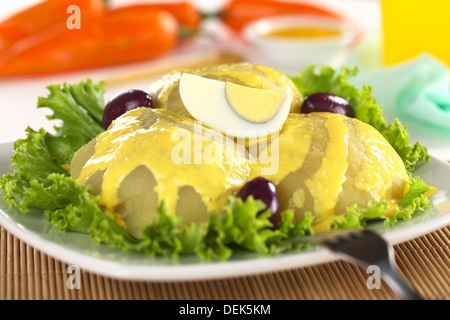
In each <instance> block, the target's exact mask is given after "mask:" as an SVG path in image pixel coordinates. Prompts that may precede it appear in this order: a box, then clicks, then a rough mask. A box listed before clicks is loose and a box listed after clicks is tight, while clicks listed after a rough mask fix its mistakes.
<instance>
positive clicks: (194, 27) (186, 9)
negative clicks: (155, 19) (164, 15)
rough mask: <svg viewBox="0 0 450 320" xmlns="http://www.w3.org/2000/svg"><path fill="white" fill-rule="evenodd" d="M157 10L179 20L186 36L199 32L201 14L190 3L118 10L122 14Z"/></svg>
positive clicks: (140, 6)
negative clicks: (163, 11)
mask: <svg viewBox="0 0 450 320" xmlns="http://www.w3.org/2000/svg"><path fill="white" fill-rule="evenodd" d="M155 9H160V10H166V11H168V12H170V13H171V14H173V16H174V17H175V18H176V19H177V21H178V23H179V26H180V29H181V32H182V33H183V34H185V35H191V34H192V33H195V32H196V31H198V29H199V26H200V22H201V18H202V17H201V14H200V12H199V11H198V10H197V8H196V7H195V6H194V5H193V4H191V3H190V2H184V1H181V2H169V3H164V2H161V3H149V4H135V5H128V6H124V7H118V8H117V9H116V10H121V11H122V12H128V13H130V14H132V13H133V12H138V11H145V12H147V11H152V10H155Z"/></svg>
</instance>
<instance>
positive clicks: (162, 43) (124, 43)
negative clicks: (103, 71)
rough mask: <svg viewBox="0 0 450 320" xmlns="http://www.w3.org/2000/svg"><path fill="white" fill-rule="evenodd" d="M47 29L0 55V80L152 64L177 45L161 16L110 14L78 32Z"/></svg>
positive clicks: (172, 23)
mask: <svg viewBox="0 0 450 320" xmlns="http://www.w3.org/2000/svg"><path fill="white" fill-rule="evenodd" d="M53 29H56V27H55V28H49V29H47V30H45V31H44V32H41V33H39V34H38V37H36V38H35V39H32V40H33V41H31V40H30V41H29V43H32V44H29V45H28V46H25V45H24V46H23V47H17V46H14V47H12V48H10V50H7V52H5V53H3V54H0V75H24V74H25V75H32V74H46V73H52V72H64V71H72V70H78V69H85V68H93V67H103V66H110V65H114V64H122V63H130V62H137V61H143V60H148V59H153V58H156V57H159V56H161V55H163V54H164V53H166V52H168V51H169V50H171V49H172V48H173V47H174V46H175V45H176V42H177V38H178V23H177V20H176V19H175V17H174V16H173V15H172V14H170V13H169V12H167V11H165V10H157V9H154V10H146V11H132V12H131V11H128V10H119V9H118V10H112V11H110V12H108V13H107V14H105V15H104V16H101V17H97V18H91V19H90V20H88V21H86V22H85V23H83V22H81V29H68V28H65V29H63V30H58V31H57V32H55V31H54V30H53Z"/></svg>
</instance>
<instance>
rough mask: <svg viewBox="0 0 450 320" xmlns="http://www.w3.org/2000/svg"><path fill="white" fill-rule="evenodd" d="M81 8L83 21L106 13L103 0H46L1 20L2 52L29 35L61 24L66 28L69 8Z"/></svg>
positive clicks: (0, 37) (0, 43) (0, 48)
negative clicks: (74, 6) (72, 6)
mask: <svg viewBox="0 0 450 320" xmlns="http://www.w3.org/2000/svg"><path fill="white" fill-rule="evenodd" d="M71 5H76V6H78V7H79V8H80V15H81V21H83V22H85V21H87V20H88V19H90V18H92V17H98V16H100V15H102V14H104V13H105V10H106V7H105V5H104V2H103V0H46V1H42V2H39V3H37V4H35V5H33V6H31V7H29V8H27V9H25V10H23V11H20V12H18V13H16V14H14V15H12V16H11V17H9V18H7V19H6V20H4V21H2V22H0V53H1V52H3V51H5V50H6V49H8V48H9V47H11V46H12V45H14V44H15V43H17V42H18V41H21V40H23V39H25V38H27V37H30V36H32V35H36V34H38V33H41V32H43V31H45V30H47V29H48V28H51V27H54V26H55V25H59V26H60V28H66V21H67V18H68V17H69V14H68V13H67V8H68V7H69V6H71Z"/></svg>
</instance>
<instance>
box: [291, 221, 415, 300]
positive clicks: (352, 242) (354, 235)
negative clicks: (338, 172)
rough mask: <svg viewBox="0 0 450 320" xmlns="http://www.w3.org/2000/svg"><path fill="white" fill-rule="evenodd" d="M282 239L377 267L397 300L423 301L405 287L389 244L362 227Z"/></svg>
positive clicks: (406, 285)
mask: <svg viewBox="0 0 450 320" xmlns="http://www.w3.org/2000/svg"><path fill="white" fill-rule="evenodd" d="M285 242H286V244H300V243H309V244H313V245H324V246H325V247H327V248H328V249H329V250H331V251H333V252H336V253H338V254H340V255H342V256H344V257H346V258H348V259H349V260H350V261H353V262H355V263H356V264H358V265H363V266H372V265H373V266H377V267H378V268H379V270H380V272H381V277H382V279H384V280H385V281H386V282H387V283H388V285H389V286H390V287H391V288H392V290H394V292H395V293H396V294H397V295H398V297H399V298H400V299H404V300H423V298H422V297H421V296H420V295H419V294H418V293H416V292H415V291H414V290H413V289H412V288H411V287H410V286H408V284H407V283H406V282H405V280H404V279H403V278H402V277H401V275H400V273H399V272H398V270H397V266H396V263H395V258H394V250H393V248H392V246H390V245H389V244H388V243H387V242H386V241H385V239H384V238H383V237H382V236H381V235H379V234H378V233H376V232H373V231H370V230H365V229H363V230H359V229H356V230H355V229H344V230H335V231H330V232H323V233H317V234H315V235H312V236H305V237H298V238H293V239H289V240H286V241H285Z"/></svg>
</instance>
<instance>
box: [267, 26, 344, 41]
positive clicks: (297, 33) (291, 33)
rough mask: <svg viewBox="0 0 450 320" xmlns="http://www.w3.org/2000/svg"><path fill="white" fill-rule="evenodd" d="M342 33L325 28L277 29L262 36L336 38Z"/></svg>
mask: <svg viewBox="0 0 450 320" xmlns="http://www.w3.org/2000/svg"><path fill="white" fill-rule="evenodd" d="M341 34H342V32H341V31H340V30H338V29H332V28H324V27H321V28H320V27H285V28H277V29H273V30H271V31H268V32H265V33H262V36H265V37H271V38H293V39H301V38H320V37H334V36H339V35H341Z"/></svg>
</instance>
